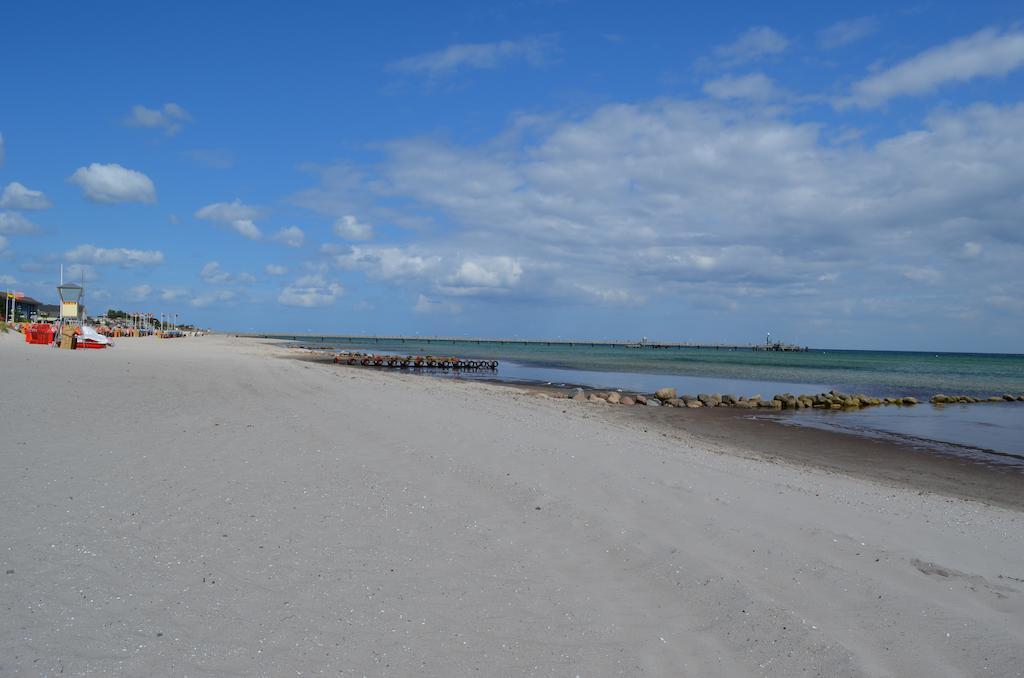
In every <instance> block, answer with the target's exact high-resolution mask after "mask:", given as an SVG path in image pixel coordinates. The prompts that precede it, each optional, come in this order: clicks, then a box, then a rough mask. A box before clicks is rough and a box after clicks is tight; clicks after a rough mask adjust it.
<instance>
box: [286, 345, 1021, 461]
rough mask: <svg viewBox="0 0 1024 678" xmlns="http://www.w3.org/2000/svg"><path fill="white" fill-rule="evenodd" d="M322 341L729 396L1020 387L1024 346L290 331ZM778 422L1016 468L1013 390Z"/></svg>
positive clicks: (550, 375) (555, 380) (496, 376)
mask: <svg viewBox="0 0 1024 678" xmlns="http://www.w3.org/2000/svg"><path fill="white" fill-rule="evenodd" d="M272 338H279V339H284V340H293V341H295V343H297V344H301V345H304V346H307V347H310V348H318V349H322V350H325V351H341V350H348V351H363V352H369V353H379V354H398V355H435V356H458V357H460V358H466V359H484V358H486V359H489V360H497V361H498V363H499V364H498V368H497V369H496V370H494V371H491V370H481V371H455V370H449V371H442V370H424V372H425V373H428V374H430V375H432V376H435V377H440V378H456V379H482V380H492V381H503V382H512V383H526V384H541V385H550V386H565V387H568V386H583V387H589V388H597V389H621V390H623V391H637V392H641V393H648V392H653V391H655V390H656V389H658V388H661V387H664V386H671V387H674V388H675V389H676V390H677V391H678V392H679V393H680V394H684V393H689V394H694V395H697V394H699V393H719V394H726V393H728V394H732V395H735V396H748V397H749V396H753V395H761V396H763V397H767V398H770V397H772V396H773V395H775V394H777V393H791V394H794V395H799V394H814V393H822V392H826V391H830V390H833V389H834V390H837V391H840V392H843V393H857V394H865V395H869V396H876V397H892V396H913V397H915V398H917V399H918V400H920V401H927V400H928V398H930V397H931V396H932V395H934V394H937V393H944V394H946V395H970V396H975V397H989V396H1001V395H1003V394H1012V395H1015V396H1018V395H1022V394H1024V355H1021V354H990V353H934V352H905V351H850V350H829V349H809V350H807V351H804V352H782V351H753V350H750V349H714V348H686V347H681V348H676V347H671V348H653V347H651V346H643V347H639V348H635V347H625V346H609V345H602V344H594V345H591V344H588V343H586V342H581V343H576V344H574V345H566V344H550V345H548V344H544V343H527V344H517V343H508V342H496V341H493V342H492V341H478V340H464V341H463V340H452V341H438V340H433V339H431V340H430V341H429V342H428V341H427V340H425V339H422V340H417V339H406V340H404V341H385V340H373V339H369V340H366V339H343V338H339V337H329V336H325V337H302V338H298V337H291V336H278V337H272ZM752 416H759V417H771V418H773V419H776V420H778V421H779V422H780V423H782V424H786V425H793V426H807V427H814V428H821V429H828V430H836V431H842V432H845V433H852V434H855V435H862V436H868V437H877V438H883V439H889V440H893V441H895V442H900V443H902V444H907V445H912V446H914V447H917V448H921V449H929V450H933V451H936V452H938V453H943V454H954V455H957V456H963V457H970V458H972V459H980V460H984V461H986V462H990V463H994V464H1005V465H1007V466H1015V467H1020V469H1022V470H1024V402H1005V403H978V404H971V405H944V406H936V405H931V404H928V403H927V402H924V403H923V404H921V405H918V406H915V407H873V408H866V409H863V410H857V411H851V412H848V411H838V412H833V411H822V410H800V411H796V412H790V411H784V412H772V413H768V414H765V413H762V412H761V411H760V410H758V411H755V413H754V414H753V415H752Z"/></svg>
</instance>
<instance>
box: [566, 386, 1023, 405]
mask: <svg viewBox="0 0 1024 678" xmlns="http://www.w3.org/2000/svg"><path fill="white" fill-rule="evenodd" d="M566 397H568V398H569V399H571V400H576V401H584V402H591V403H605V404H610V405H645V406H650V407H662V406H664V407H686V408H690V409H697V408H701V407H735V408H739V409H761V408H763V409H771V410H802V409H819V410H859V409H862V408H866V407H883V406H896V407H912V406H914V405H917V404H919V402H920V401H919V400H918V399H917V398H915V397H913V396H902V397H887V398H876V397H872V396H867V395H863V394H848V393H841V392H839V391H835V390H832V391H828V392H827V393H815V394H803V395H793V394H791V393H780V394H776V395H774V396H772V397H771V398H770V399H769V398H763V397H762V396H760V395H754V396H750V397H746V396H739V397H737V396H734V395H731V394H724V395H723V394H718V393H713V394H708V393H700V394H697V395H690V394H683V395H679V394H678V393H677V391H676V389H675V388H670V387H665V388H661V389H658V390H657V391H655V392H654V393H653V394H641V393H633V394H623V393H622V392H620V391H591V392H589V393H588V392H587V391H585V390H584V389H582V388H575V389H573V390H571V391H569V393H568V394H567V396H566ZM929 401H930V402H931V403H932V404H935V405H945V404H974V403H995V402H999V403H1005V402H1024V394H1020V395H1013V394H1009V393H1006V394H1003V395H999V396H989V397H987V398H976V397H972V396H947V395H944V394H936V395H934V396H932V397H931V398H930V399H929Z"/></svg>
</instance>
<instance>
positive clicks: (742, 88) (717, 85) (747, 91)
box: [704, 73, 779, 101]
mask: <svg viewBox="0 0 1024 678" xmlns="http://www.w3.org/2000/svg"><path fill="white" fill-rule="evenodd" d="M704 93H705V94H707V95H708V96H711V97H713V98H715V99H753V100H755V101H765V100H767V99H772V98H774V97H776V96H778V95H779V91H778V89H776V87H775V83H773V82H772V79H771V78H769V77H768V76H766V75H765V74H764V73H749V74H747V75H740V76H735V75H725V76H722V77H721V78H718V79H717V80H712V81H710V82H707V83H705V84H704Z"/></svg>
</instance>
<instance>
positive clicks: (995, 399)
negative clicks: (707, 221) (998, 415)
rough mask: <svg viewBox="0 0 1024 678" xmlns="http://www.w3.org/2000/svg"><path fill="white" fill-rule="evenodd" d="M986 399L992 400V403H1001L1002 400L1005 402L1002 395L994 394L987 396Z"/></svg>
mask: <svg viewBox="0 0 1024 678" xmlns="http://www.w3.org/2000/svg"><path fill="white" fill-rule="evenodd" d="M986 400H987V401H988V402H990V403H1001V402H1003V398H1002V396H992V397H991V398H986Z"/></svg>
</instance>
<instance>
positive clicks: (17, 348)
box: [0, 334, 1024, 676]
mask: <svg viewBox="0 0 1024 678" xmlns="http://www.w3.org/2000/svg"><path fill="white" fill-rule="evenodd" d="M0 369H2V371H0V411H2V412H3V413H4V417H3V425H2V428H0V468H2V470H3V472H2V473H0V514H2V516H3V519H2V521H0V676H51V675H65V676H79V675H118V676H121V675H123V676H155V675H160V676H289V675H343V676H350V675H351V676H413V675H417V676H468V675H479V676H794V675H800V676H1020V675H1024V539H1022V538H1021V535H1022V533H1024V520H1022V517H1024V513H1022V512H1021V511H1020V510H1019V505H1020V501H1019V499H1018V500H1017V501H1015V498H1014V496H1013V491H1014V484H1013V482H1014V481H1008V482H1006V481H1004V482H1003V484H1002V485H999V486H998V487H996V488H995V489H991V488H990V491H989V490H986V489H985V487H980V488H979V487H978V485H979V484H981V485H984V484H985V482H986V481H985V480H984V478H982V477H980V476H970V477H969V479H968V480H966V481H965V482H966V483H969V484H973V485H974V486H975V489H974V490H972V491H965V492H963V493H958V491H957V485H956V483H954V482H950V481H949V476H948V473H947V474H946V475H942V473H939V472H938V471H936V472H934V474H933V475H936V476H939V475H942V477H943V478H944V480H943V483H944V484H941V485H936V486H934V487H932V490H925V489H921V488H920V487H916V486H914V483H913V482H912V480H913V478H912V476H913V475H914V470H913V468H910V470H908V468H909V467H908V468H904V469H903V472H902V475H899V474H897V475H891V474H890V475H885V474H881V475H879V474H877V473H876V474H874V475H872V474H871V473H860V474H858V473H851V472H849V470H850V468H851V467H852V465H853V464H854V462H855V459H856V457H857V449H855V448H849V449H844V450H843V454H842V456H843V458H845V459H846V460H847V461H846V462H845V466H844V465H842V464H840V465H833V466H830V465H829V464H821V463H813V461H814V460H813V458H812V457H813V454H811V453H810V452H808V450H807V449H802V450H799V451H797V452H794V453H793V454H783V452H785V450H779V449H778V447H779V446H780V445H782V443H780V442H779V441H780V440H783V439H781V438H778V437H777V436H776V437H775V438H773V440H774V442H773V443H772V445H774V446H775V449H774V451H773V452H772V453H771V454H769V455H766V454H764V452H765V450H763V449H759V447H760V445H759V443H758V439H759V438H758V435H757V434H756V432H750V431H749V430H747V432H745V433H743V434H742V435H731V434H730V433H729V431H730V430H731V429H729V428H728V427H727V426H726V425H722V424H720V423H719V424H714V423H711V424H709V423H708V421H707V420H705V422H704V429H703V430H702V431H697V430H694V431H692V432H687V430H686V429H685V428H680V427H678V426H676V427H674V428H672V429H667V428H666V427H665V426H662V425H660V424H661V423H663V422H658V421H656V420H655V419H651V417H656V416H665V415H664V414H663V413H662V414H659V415H654V414H646V413H645V414H644V416H643V417H625V416H624V415H622V413H621V411H620V412H619V413H617V414H612V413H611V411H610V408H608V407H602V406H599V405H591V404H586V403H577V402H570V401H567V400H564V399H553V398H547V397H541V396H538V395H534V394H530V393H526V392H523V391H520V390H515V389H510V388H507V387H503V386H498V385H492V384H485V383H466V382H459V381H454V380H443V381H442V380H434V379H426V378H422V377H416V376H412V375H401V374H391V373H381V372H373V371H369V370H361V369H357V368H346V367H336V366H333V365H332V366H327V365H320V364H316V363H312V362H310V361H305V360H300V359H297V358H296V355H295V352H294V351H289V350H287V349H283V348H280V347H277V346H275V345H273V343H272V342H267V341H259V340H254V339H237V338H232V337H226V336H207V337H201V338H184V339H176V340H158V339H155V338H147V339H125V340H120V341H118V342H117V345H116V346H115V347H114V348H112V349H108V350H104V351H73V352H71V351H57V350H52V349H49V348H46V347H39V346H29V345H26V344H24V343H23V341H22V338H21V337H20V336H19V335H13V334H8V335H0ZM652 409H653V408H652ZM778 428H781V427H778ZM801 434H808V435H814V436H817V437H813V438H808V437H807V436H804V437H803V438H801V440H804V441H806V440H816V441H818V443H816V444H821V445H830V444H831V443H830V442H829V441H830V440H832V441H833V442H835V441H838V440H839V439H838V438H829V437H827V436H822V435H820V433H815V434H810V433H809V432H806V431H804V432H787V433H786V435H787V436H793V440H794V443H793V444H794V445H797V446H798V445H799V444H800V443H799V442H797V439H796V436H798V435H801ZM836 444H837V445H839V443H838V442H836ZM805 446H806V444H805ZM858 449H859V448H858ZM877 452H878V451H877V450H875V453H877ZM880 463H881V462H880ZM914 468H916V467H914ZM943 473H945V472H943ZM965 478H967V476H965ZM1018 480H1019V479H1018ZM936 482H938V481H936ZM1017 487H1019V488H1020V492H1021V494H1024V485H1017Z"/></svg>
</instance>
